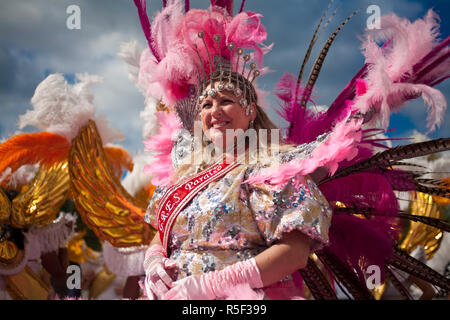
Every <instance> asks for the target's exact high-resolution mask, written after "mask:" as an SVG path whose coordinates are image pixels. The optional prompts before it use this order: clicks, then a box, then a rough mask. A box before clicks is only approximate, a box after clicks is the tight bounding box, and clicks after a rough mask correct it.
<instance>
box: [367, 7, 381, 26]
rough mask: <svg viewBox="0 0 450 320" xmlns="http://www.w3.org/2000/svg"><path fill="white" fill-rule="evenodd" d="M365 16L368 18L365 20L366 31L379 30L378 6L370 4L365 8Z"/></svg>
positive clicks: (379, 11) (379, 16) (379, 12)
mask: <svg viewBox="0 0 450 320" xmlns="http://www.w3.org/2000/svg"><path fill="white" fill-rule="evenodd" d="M366 13H367V14H370V16H369V17H368V18H367V20H366V26H367V29H369V30H373V29H381V9H380V7H379V6H377V5H375V4H372V5H370V6H368V7H367V10H366Z"/></svg>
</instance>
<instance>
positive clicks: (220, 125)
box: [211, 121, 230, 130]
mask: <svg viewBox="0 0 450 320" xmlns="http://www.w3.org/2000/svg"><path fill="white" fill-rule="evenodd" d="M229 123H230V121H215V122H212V123H211V129H217V130H220V129H225V128H226V127H227V126H228V124H229Z"/></svg>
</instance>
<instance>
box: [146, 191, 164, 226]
mask: <svg viewBox="0 0 450 320" xmlns="http://www.w3.org/2000/svg"><path fill="white" fill-rule="evenodd" d="M165 190H166V189H165V188H161V187H156V188H155V191H153V196H152V198H151V199H150V202H149V204H148V207H147V211H146V212H145V217H144V221H145V222H147V223H148V224H150V225H151V226H152V227H154V228H155V229H157V228H158V226H157V225H158V221H157V220H156V218H157V217H156V215H157V213H158V209H159V202H160V200H161V198H162V197H163V195H164V193H165Z"/></svg>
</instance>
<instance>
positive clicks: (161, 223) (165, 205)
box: [157, 161, 239, 251]
mask: <svg viewBox="0 0 450 320" xmlns="http://www.w3.org/2000/svg"><path fill="white" fill-rule="evenodd" d="M238 165H239V164H238V163H237V162H233V163H231V164H230V163H224V162H221V161H220V162H219V161H218V162H215V163H213V164H212V165H210V166H209V167H208V168H206V169H204V170H202V171H201V172H199V173H197V174H196V175H194V176H192V178H189V179H188V180H186V181H184V182H180V183H178V184H176V185H173V186H172V187H170V188H169V189H168V190H167V191H166V193H165V194H164V195H163V197H162V198H161V200H160V205H159V210H158V213H157V219H158V230H159V235H160V237H161V242H162V244H163V247H164V249H165V250H166V251H167V249H168V242H169V235H170V230H171V229H172V226H173V223H174V222H175V220H176V218H177V216H178V214H179V213H180V212H181V210H183V209H184V207H185V206H186V205H187V204H188V203H189V202H190V201H191V200H192V198H194V197H195V196H196V195H197V193H199V192H200V190H202V189H203V188H204V187H206V186H207V185H208V184H209V183H211V182H212V181H214V180H217V179H218V178H220V177H222V176H223V175H225V174H226V173H228V172H230V171H231V170H233V169H234V168H236V167H237V166H238Z"/></svg>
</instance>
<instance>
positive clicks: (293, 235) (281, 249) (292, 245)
mask: <svg viewBox="0 0 450 320" xmlns="http://www.w3.org/2000/svg"><path fill="white" fill-rule="evenodd" d="M309 242H310V241H309V238H308V237H307V236H306V235H304V234H303V233H301V232H299V231H291V232H289V233H286V234H284V237H283V238H282V239H281V240H280V241H278V242H277V243H275V244H274V245H272V246H271V247H270V248H268V249H266V250H264V251H263V252H261V253H260V254H258V255H257V256H256V257H255V260H256V264H257V266H258V269H259V272H260V275H261V280H262V283H263V284H264V286H265V287H266V286H269V285H271V284H273V283H275V282H278V281H280V280H281V279H283V278H284V277H286V276H288V275H290V274H292V273H294V272H295V271H297V270H298V269H303V268H304V267H305V266H306V263H307V261H308V257H309V254H310V249H309Z"/></svg>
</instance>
